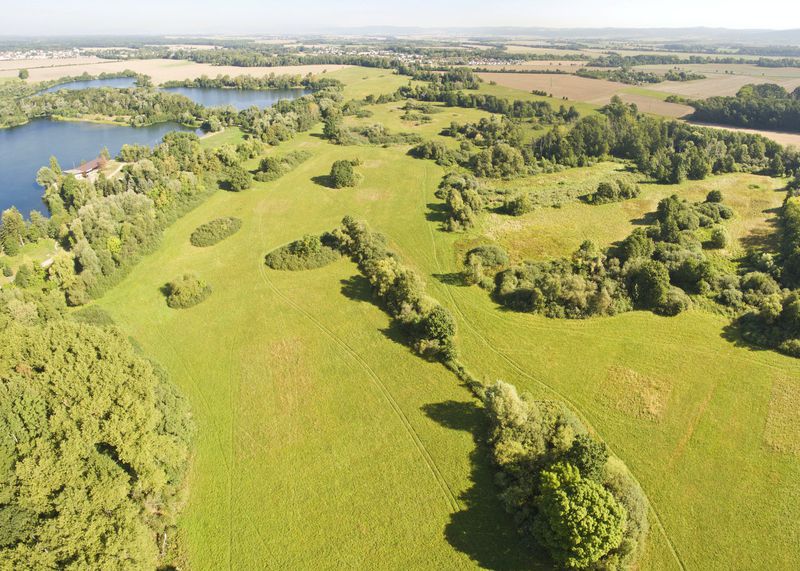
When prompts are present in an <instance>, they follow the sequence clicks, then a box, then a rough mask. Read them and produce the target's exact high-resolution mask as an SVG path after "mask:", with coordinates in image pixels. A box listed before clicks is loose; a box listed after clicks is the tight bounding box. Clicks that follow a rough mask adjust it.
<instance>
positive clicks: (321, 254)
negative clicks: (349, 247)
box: [265, 234, 339, 271]
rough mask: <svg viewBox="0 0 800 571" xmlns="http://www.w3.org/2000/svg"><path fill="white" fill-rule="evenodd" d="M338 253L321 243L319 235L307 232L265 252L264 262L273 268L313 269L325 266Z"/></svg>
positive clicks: (289, 269)
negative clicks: (267, 252)
mask: <svg viewBox="0 0 800 571" xmlns="http://www.w3.org/2000/svg"><path fill="white" fill-rule="evenodd" d="M338 258H339V253H338V252H337V251H336V250H334V249H332V248H330V247H329V246H326V245H324V244H323V243H322V241H321V240H320V237H319V236H315V235H312V234H307V235H306V236H303V237H302V238H301V239H300V240H295V241H294V242H291V243H289V244H286V245H285V246H281V247H280V248H278V249H276V250H273V251H272V252H270V253H269V254H267V256H266V258H265V262H266V264H267V266H269V267H270V268H272V269H273V270H287V271H298V270H313V269H315V268H321V267H322V266H327V265H328V264H330V263H331V262H334V261H336V260H337V259H338Z"/></svg>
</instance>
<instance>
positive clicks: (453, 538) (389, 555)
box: [97, 68, 800, 569]
mask: <svg viewBox="0 0 800 571" xmlns="http://www.w3.org/2000/svg"><path fill="white" fill-rule="evenodd" d="M493 75H494V74H493ZM332 76H334V77H339V78H341V79H343V80H344V81H346V82H347V83H348V86H347V88H346V93H348V94H349V95H348V96H356V94H358V95H359V96H363V95H362V94H366V93H371V92H375V89H374V88H375V87H378V86H380V85H382V84H383V82H388V84H386V85H384V89H385V92H387V93H388V92H391V91H392V90H393V89H394V88H396V85H394V84H392V82H397V81H401V80H402V81H407V79H405V80H404V79H403V78H399V77H397V76H392V75H391V73H390V72H385V71H383V70H364V69H361V68H348V69H345V70H340V71H337V72H335V73H332ZM588 81H592V80H588ZM481 89H482V90H485V91H487V92H492V90H494V91H495V92H506V93H520V94H522V95H525V94H524V93H522V92H518V91H516V90H511V89H508V88H507V87H503V86H488V85H484V86H482V87H481ZM530 97H534V96H530ZM399 105H400V104H399V103H389V104H383V105H376V106H370V107H369V108H370V110H371V111H373V116H372V117H369V118H366V119H355V118H348V121H349V122H350V124H361V123H364V124H368V123H370V122H382V123H384V124H385V125H386V126H388V127H389V128H390V129H392V130H403V131H410V132H416V133H419V134H421V135H423V136H424V137H425V138H436V137H438V138H439V139H440V140H442V141H447V140H448V139H447V138H443V137H440V136H439V135H438V133H439V131H440V130H441V128H442V127H443V126H446V125H448V124H449V122H450V121H453V120H455V121H461V122H463V121H475V120H477V119H478V118H480V117H481V116H485V113H483V112H480V111H476V110H470V109H466V110H465V109H458V108H444V109H442V111H441V112H440V113H433V114H431V117H432V122H431V123H427V124H415V123H412V122H408V121H404V120H402V119H401V118H400V117H399V116H400V112H399V110H398V109H397V108H398V106H399ZM587 107H588V108H589V109H590V110H591V107H590V106H587ZM238 135H239V134H238V133H237V131H235V130H228V131H225V132H223V133H222V134H220V135H214V136H210V137H208V138H206V139H204V140H203V144H204V145H215V144H221V143H223V142H230V141H232V140H235V139H236V138H237V136H238ZM296 149H304V150H307V151H309V152H310V153H312V157H311V158H310V159H309V160H307V161H306V162H304V163H302V164H301V165H300V166H299V167H297V168H296V169H295V170H293V171H292V172H290V173H288V174H286V175H285V176H283V177H282V178H280V179H278V180H277V181H274V182H269V183H256V184H255V186H254V187H253V188H252V189H251V190H247V191H244V192H241V193H232V192H217V193H216V194H214V195H213V196H212V197H211V198H210V199H209V200H207V201H206V202H205V203H203V204H202V205H201V206H199V207H197V208H196V209H194V210H193V211H191V212H190V213H189V214H187V215H186V216H184V217H183V218H181V219H179V220H178V221H177V222H176V223H175V224H174V225H172V226H171V227H170V228H169V229H168V230H167V231H166V233H165V236H164V239H163V243H162V245H161V246H160V248H159V249H158V250H157V251H156V252H155V253H153V254H151V255H149V256H148V257H146V258H145V259H143V260H142V261H141V262H140V263H139V264H138V265H137V266H136V267H135V268H134V269H133V270H132V271H131V273H130V274H129V275H128V276H127V278H126V279H125V280H124V281H123V282H122V283H121V284H120V285H118V286H117V287H115V288H114V289H113V290H111V291H110V292H109V293H108V294H106V295H105V296H104V297H103V298H102V299H100V300H99V301H98V302H97V304H98V305H99V306H101V307H102V308H104V309H106V310H107V311H108V312H109V313H110V314H111V315H112V317H113V318H114V319H115V321H116V322H117V324H118V325H119V326H120V327H121V328H122V329H123V331H124V332H125V333H127V334H128V335H130V336H131V337H132V338H133V339H135V340H136V341H137V342H138V344H140V345H141V347H142V349H143V350H144V352H145V353H146V354H148V355H151V356H153V357H154V358H155V359H156V360H158V361H159V362H160V363H162V364H163V365H164V366H165V367H166V368H167V369H168V370H169V372H170V374H171V376H172V378H173V380H174V381H175V382H176V383H177V384H178V385H179V386H180V387H181V389H182V390H183V391H184V392H185V393H186V394H187V395H188V397H189V399H190V401H191V405H192V410H193V412H194V416H195V419H196V421H197V424H198V428H199V431H198V436H197V440H196V448H195V456H194V462H193V466H192V471H191V475H190V485H189V488H190V491H191V494H190V500H189V504H188V506H187V508H186V510H185V511H184V513H183V515H182V517H181V521H180V526H179V529H180V534H181V537H182V539H183V544H184V550H185V554H184V556H185V558H186V560H187V561H188V562H189V563H191V566H192V568H193V569H218V568H232V569H235V568H242V569H251V568H265V567H276V568H306V569H313V568H330V567H338V568H378V567H380V568H427V569H442V568H447V569H460V568H475V567H483V568H493V569H523V568H547V564H546V563H545V562H544V559H543V558H541V557H539V556H537V555H536V554H530V551H529V550H528V549H527V548H526V547H525V546H524V545H523V543H522V541H521V540H520V539H519V537H518V536H517V535H516V532H515V531H514V529H513V525H512V522H511V519H510V517H509V516H508V515H507V514H505V513H504V512H503V511H502V509H501V508H500V505H499V503H498V501H497V499H496V494H497V488H496V487H495V485H494V483H493V476H492V470H493V469H492V467H491V466H490V464H489V461H488V456H487V450H486V447H485V444H484V442H483V440H482V434H484V431H485V426H484V424H483V423H484V421H483V419H482V415H481V414H480V411H479V409H478V404H477V402H476V401H475V400H474V399H473V398H472V396H471V394H470V393H469V391H468V390H467V389H466V388H465V387H464V386H462V385H461V384H460V382H459V381H458V380H457V379H456V378H455V377H454V376H453V375H452V374H451V373H449V372H448V371H447V370H446V369H445V368H444V367H442V366H441V365H438V364H435V363H432V362H428V361H425V360H423V359H420V358H419V357H417V356H415V355H414V354H413V353H412V352H411V351H410V350H409V349H408V348H407V347H405V346H404V345H402V344H401V343H399V342H398V332H397V331H396V330H395V329H394V328H393V327H392V325H391V323H390V320H389V319H388V318H387V316H386V315H385V314H384V312H383V311H381V309H379V308H378V307H377V306H376V305H375V304H374V303H373V301H372V298H371V296H370V293H369V285H368V283H366V281H365V279H364V278H361V277H360V275H359V274H358V271H357V269H356V267H355V266H354V265H353V264H352V263H351V262H349V261H345V260H344V259H342V260H340V261H337V262H334V263H332V264H330V265H328V266H326V267H323V268H320V269H316V270H309V271H303V272H278V271H274V270H270V269H268V268H267V267H266V266H265V265H264V255H265V254H266V253H267V252H269V251H271V250H273V249H274V248H276V247H278V246H280V245H283V244H285V243H287V242H289V241H292V240H295V239H297V238H299V237H300V236H302V235H304V234H307V233H320V232H322V231H325V230H329V229H331V228H333V227H334V226H335V225H336V224H337V223H338V222H339V221H340V219H341V218H342V216H344V215H345V214H352V215H354V216H356V217H358V218H363V219H365V220H366V221H367V222H368V223H369V224H370V226H371V227H372V228H374V229H376V230H379V231H381V232H383V233H385V234H386V235H387V236H388V238H389V240H390V244H391V246H392V248H393V249H395V250H396V251H397V252H398V253H399V255H400V256H401V258H402V259H403V261H404V262H405V263H406V264H408V265H409V266H411V267H413V268H414V269H416V270H417V271H418V272H420V273H421V274H422V275H423V276H424V277H425V279H426V282H427V289H428V292H429V293H430V294H431V295H433V296H434V297H435V298H436V299H437V300H439V301H440V302H441V303H442V304H444V305H445V306H446V307H447V308H448V309H450V310H451V311H452V312H453V313H454V315H455V316H456V320H457V323H458V331H459V333H458V337H457V341H458V344H459V348H460V349H461V351H462V353H463V355H464V361H465V362H466V364H467V365H468V366H469V368H470V369H471V370H472V371H473V373H474V374H475V375H476V376H477V377H478V378H479V379H481V380H483V381H486V382H493V381H494V380H496V379H499V378H502V379H506V380H508V381H510V382H513V383H515V384H517V385H518V386H519V387H521V388H524V389H526V390H529V391H531V392H532V393H533V394H534V395H536V396H539V397H546V398H558V399H560V400H563V401H565V402H567V403H568V404H569V405H570V406H572V407H573V408H574V409H575V411H576V412H577V413H578V414H580V415H581V416H582V417H583V418H584V419H585V420H586V421H587V422H588V423H590V425H591V426H592V428H593V429H594V430H595V431H596V432H597V434H598V435H599V436H601V437H602V438H603V439H604V440H605V441H606V442H607V443H608V444H609V446H610V447H611V448H612V449H613V450H614V451H615V452H616V454H617V455H619V456H620V458H622V459H623V460H624V461H625V462H626V463H627V465H628V466H630V468H631V469H632V471H633V472H634V474H636V476H637V478H638V479H639V480H640V482H641V483H642V485H643V487H644V489H645V491H646V493H647V494H648V496H649V499H650V502H651V504H652V513H651V517H650V519H651V527H652V530H651V533H650V536H649V540H648V543H647V546H646V551H645V555H644V560H643V561H642V562H641V568H642V569H680V568H690V569H730V568H734V567H743V568H771V569H776V568H794V567H797V566H798V565H800V554H798V552H797V550H796V545H795V543H796V537H797V534H798V533H800V517H799V516H800V511H798V510H799V509H800V508H798V503H797V502H796V501H795V499H796V498H797V495H798V482H800V457H798V456H797V454H796V450H797V449H798V448H797V446H796V439H797V434H796V432H795V431H794V428H793V427H792V424H791V422H792V419H793V418H795V417H794V416H793V413H792V409H791V403H792V402H796V397H795V396H793V395H796V392H797V390H798V389H800V387H798V386H797V379H798V376H799V375H800V364H798V362H797V361H796V360H793V359H790V358H788V357H784V356H781V355H779V354H777V353H773V352H766V351H756V350H753V349H751V348H748V347H746V346H744V345H742V344H741V343H739V342H737V341H736V340H735V339H733V340H732V339H730V338H729V337H730V333H729V332H728V328H727V325H728V323H729V319H728V318H727V317H724V316H718V315H713V314H711V313H707V312H704V311H702V310H699V309H697V310H691V311H688V312H685V313H684V314H682V315H680V316H678V317H674V318H665V317H659V316H656V315H654V314H652V313H649V312H640V311H636V312H630V313H626V314H622V315H619V316H616V317H609V318H594V319H588V320H582V321H566V320H551V319H546V318H543V317H540V316H535V315H531V314H524V313H511V312H507V311H503V310H501V309H500V308H499V307H498V306H497V305H495V304H494V303H493V302H492V301H491V299H490V297H489V296H488V294H487V293H486V292H485V291H483V290H481V289H479V288H478V287H475V286H473V287H465V286H463V285H458V284H457V283H455V282H454V280H452V279H449V277H450V276H452V275H454V274H455V273H456V272H459V271H460V269H461V262H460V258H461V254H462V253H463V251H464V249H465V248H467V247H468V246H469V245H470V244H476V243H492V242H494V243H500V244H503V245H505V246H507V247H508V248H509V250H510V251H511V253H512V256H513V257H515V258H516V259H524V258H528V257H534V258H537V259H542V258H548V257H554V256H560V255H564V254H568V253H569V252H571V251H572V250H573V249H574V248H575V247H576V246H577V245H578V244H579V243H580V242H581V241H582V240H584V239H587V238H590V239H593V240H596V241H597V242H598V243H600V244H601V245H608V244H610V243H611V242H614V241H616V240H619V239H620V238H622V237H624V236H625V235H626V234H627V233H628V232H629V231H630V229H631V228H633V227H634V226H635V225H636V224H637V222H638V221H639V220H640V219H641V218H642V216H643V215H645V214H647V213H648V212H651V211H652V210H653V209H654V207H655V204H656V203H657V201H658V199H659V198H661V197H663V196H666V195H668V194H671V193H677V194H678V195H679V196H682V197H685V198H689V199H692V200H697V199H700V198H702V197H703V196H704V195H705V193H707V192H708V190H710V189H721V190H722V191H723V193H724V194H725V196H726V197H727V200H729V202H730V204H731V205H732V206H733V208H734V209H735V210H736V212H737V218H736V219H735V220H734V221H733V223H732V224H733V225H732V229H731V232H732V236H733V238H734V243H733V246H731V248H732V251H736V249H737V248H738V247H739V245H740V244H741V243H742V242H745V241H748V240H756V239H758V240H766V241H769V236H768V235H769V234H770V233H771V230H772V228H773V226H772V225H773V224H774V208H775V207H776V206H778V205H780V203H781V201H782V198H783V194H782V193H780V192H778V188H779V186H780V184H779V182H778V181H775V180H773V179H768V178H766V177H759V176H755V175H743V174H732V175H726V176H723V177H713V178H710V179H707V180H706V181H702V182H691V183H684V184H681V185H651V184H643V185H642V186H643V191H642V195H641V196H640V197H639V198H637V199H634V200H631V201H626V202H622V203H614V204H608V205H604V206H588V205H585V204H581V203H578V202H577V201H575V200H571V201H568V202H567V203H565V204H564V205H562V207H561V208H550V209H539V210H536V211H534V212H533V213H531V214H528V215H525V216H523V217H520V218H514V219H511V218H508V217H500V216H499V215H494V214H487V215H485V216H484V217H482V218H481V220H480V221H479V224H478V225H477V226H476V228H474V229H473V230H470V231H468V232H465V233H446V232H443V231H442V230H441V228H440V223H439V221H438V220H437V218H436V216H435V215H432V213H434V212H435V210H434V209H433V208H432V205H435V204H436V203H437V202H439V199H437V198H435V196H434V192H435V190H436V187H437V185H438V184H439V181H440V179H441V177H442V176H443V174H444V173H445V170H444V169H443V168H442V167H439V166H436V165H435V164H434V163H433V162H431V161H423V160H417V159H413V158H411V157H409V156H408V155H407V151H408V147H407V146H400V147H386V148H384V147H379V146H338V145H332V144H330V143H328V142H326V141H325V140H324V139H322V138H320V137H319V128H317V129H315V131H313V132H312V133H310V134H305V135H301V136H298V137H296V138H294V139H293V140H291V141H290V142H287V143H284V144H282V145H281V146H280V147H279V148H278V149H276V150H275V151H271V152H277V153H285V152H288V151H290V150H296ZM353 158H358V159H360V161H361V166H359V167H358V169H359V171H360V172H361V173H362V174H363V176H364V180H363V182H362V183H361V185H359V186H358V187H356V188H355V189H342V190H333V189H330V188H327V187H325V186H322V185H320V184H318V183H317V182H315V180H318V179H319V177H320V176H323V175H326V174H327V173H328V171H329V169H330V166H331V164H332V163H333V161H334V160H338V159H353ZM255 163H256V159H253V160H252V161H251V163H250V164H249V166H250V167H252V166H254V165H255ZM619 168H620V167H619V165H617V164H615V163H599V164H597V165H595V166H593V167H586V168H584V169H571V170H568V171H564V172H562V173H555V174H552V175H540V176H536V177H532V178H530V179H524V178H523V179H517V180H513V181H510V182H508V183H499V184H508V185H517V186H521V187H525V188H531V189H534V190H535V189H540V190H541V191H546V190H548V189H553V188H557V189H559V192H563V193H565V194H569V195H570V196H575V195H577V194H580V193H582V192H583V191H584V190H589V189H590V188H591V187H592V185H593V184H595V183H596V181H598V180H605V179H607V178H609V177H613V176H615V173H616V172H617V170H618V169H619ZM219 216H236V217H239V218H241V219H242V220H243V226H242V229H241V231H239V232H238V233H237V234H235V235H234V236H232V237H230V238H228V239H227V240H225V241H224V242H222V243H220V244H218V245H217V246H214V247H211V248H205V249H198V248H195V247H193V246H191V244H190V243H189V236H190V235H191V233H192V231H193V230H194V229H195V228H196V227H198V226H199V225H201V224H203V223H205V222H208V221H209V220H211V219H214V218H217V217H219ZM765 236H766V237H765ZM187 271H192V272H195V273H197V274H198V275H200V276H201V277H202V278H204V279H205V280H207V281H208V282H209V283H210V284H211V285H212V286H213V288H214V293H213V294H212V295H211V297H210V298H209V299H208V300H207V301H205V302H204V303H203V304H201V305H199V306H197V307H195V308H192V309H189V310H183V311H176V310H171V309H169V308H168V307H167V306H166V304H165V303H164V298H163V295H162V294H161V292H160V288H161V287H162V286H163V284H164V283H165V282H167V281H169V280H170V279H172V278H173V277H175V276H176V275H180V274H182V273H184V272H187ZM793 399H794V400H793ZM643 403H645V404H643ZM526 554H529V555H526Z"/></svg>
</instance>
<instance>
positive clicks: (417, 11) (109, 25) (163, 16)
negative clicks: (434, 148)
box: [0, 0, 800, 36]
mask: <svg viewBox="0 0 800 571" xmlns="http://www.w3.org/2000/svg"><path fill="white" fill-rule="evenodd" d="M0 15H1V16H0V35H3V36H5V35H53V34H62V35H65V34H69V35H72V34H102V33H110V34H153V35H157V34H169V33H176V34H256V33H263V34H274V33H301V32H313V31H318V30H321V29H330V28H336V27H357V26H419V27H439V28H441V27H463V26H536V27H694V26H706V27H724V28H766V29H786V28H790V27H794V28H798V27H800V5H799V4H798V3H797V0H761V1H758V2H754V1H753V0H747V1H744V0H656V1H653V0H638V1H637V0H607V1H603V0H566V1H564V0H562V1H558V0H556V1H554V0H402V1H398V0H392V1H386V0H327V1H326V0H283V1H280V2H278V1H275V0H105V1H102V2H98V1H96V0H0Z"/></svg>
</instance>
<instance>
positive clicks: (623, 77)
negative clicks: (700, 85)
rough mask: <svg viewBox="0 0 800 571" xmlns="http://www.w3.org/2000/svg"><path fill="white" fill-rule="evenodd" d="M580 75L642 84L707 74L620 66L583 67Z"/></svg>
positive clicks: (684, 79) (693, 77)
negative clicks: (661, 71) (656, 70)
mask: <svg viewBox="0 0 800 571" xmlns="http://www.w3.org/2000/svg"><path fill="white" fill-rule="evenodd" d="M575 75H577V76H579V77H589V78H592V79H607V80H609V81H618V82H619V83H628V84H631V85H641V84H643V83H661V82H662V81H694V80H696V79H705V77H706V76H705V75H703V74H701V73H694V72H691V71H684V70H680V69H670V70H668V71H666V72H665V73H663V74H658V73H653V72H652V71H642V70H637V69H632V68H630V67H618V68H615V69H591V68H582V69H579V70H578V71H576V72H575Z"/></svg>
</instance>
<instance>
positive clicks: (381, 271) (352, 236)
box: [323, 216, 456, 360]
mask: <svg viewBox="0 0 800 571" xmlns="http://www.w3.org/2000/svg"><path fill="white" fill-rule="evenodd" d="M323 241H324V242H325V243H327V244H329V245H331V247H335V248H336V249H338V250H339V251H340V252H342V253H343V254H345V255H348V256H350V257H351V258H352V260H353V261H354V262H355V263H357V264H358V267H359V269H360V270H361V272H362V273H363V274H364V276H365V277H366V278H367V279H368V280H369V282H370V284H371V285H372V288H373V291H374V293H375V295H376V296H377V297H378V299H379V300H380V302H381V304H382V305H383V307H384V308H385V309H386V311H387V312H388V313H389V314H390V315H391V316H392V317H393V318H394V319H396V320H397V322H398V323H399V324H400V325H401V326H402V327H403V329H404V331H405V332H406V334H407V335H408V337H409V341H410V344H411V345H412V347H413V348H414V349H415V350H416V351H417V352H419V353H420V354H422V355H426V356H430V357H436V358H440V359H443V360H452V359H454V358H455V356H456V348H455V343H454V337H455V333H456V324H455V320H454V319H453V316H452V315H451V314H450V312H449V311H448V310H447V309H445V308H444V307H442V306H441V305H440V304H439V303H438V302H437V301H436V300H434V299H433V298H431V297H429V296H428V295H427V294H426V293H425V284H424V282H423V281H422V278H420V276H419V274H417V273H416V272H415V271H414V270H412V269H411V268H408V267H406V266H404V265H403V264H402V263H401V262H400V261H399V260H398V258H397V256H396V255H395V254H394V253H393V252H392V251H390V250H389V249H388V247H387V245H386V238H385V237H384V236H383V235H382V234H379V233H376V232H372V231H370V230H369V229H368V228H367V226H366V225H365V224H364V223H363V222H359V221H357V220H355V219H353V218H352V217H350V216H345V217H344V219H342V224H341V226H339V227H338V228H336V229H335V230H334V231H333V232H331V233H330V234H327V235H325V236H324V237H323Z"/></svg>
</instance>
